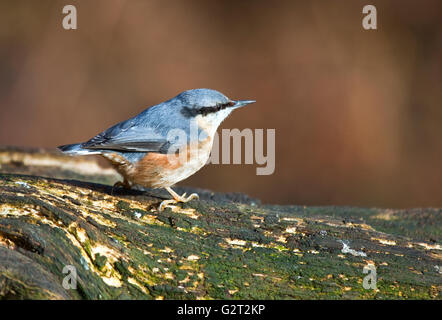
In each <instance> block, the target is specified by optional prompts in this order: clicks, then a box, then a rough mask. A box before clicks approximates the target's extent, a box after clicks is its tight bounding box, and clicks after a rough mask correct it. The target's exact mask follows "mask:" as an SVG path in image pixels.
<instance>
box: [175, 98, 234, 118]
mask: <svg viewBox="0 0 442 320" xmlns="http://www.w3.org/2000/svg"><path fill="white" fill-rule="evenodd" d="M234 105H235V102H233V101H229V102H226V103H218V104H217V105H215V106H211V107H201V108H191V107H184V108H183V110H182V113H183V114H184V115H185V116H187V117H192V116H193V117H195V116H197V115H199V114H201V115H203V116H205V115H207V114H209V113H213V112H217V111H219V110H223V109H226V108H228V107H232V106H234Z"/></svg>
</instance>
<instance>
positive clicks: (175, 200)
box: [158, 188, 200, 211]
mask: <svg viewBox="0 0 442 320" xmlns="http://www.w3.org/2000/svg"><path fill="white" fill-rule="evenodd" d="M166 190H167V191H169V193H170V194H171V195H172V196H173V199H170V200H164V201H162V202H161V204H160V206H159V208H158V210H159V211H163V210H164V209H165V208H166V207H170V205H171V204H176V203H179V202H181V203H186V202H189V201H191V200H194V199H199V198H200V197H199V196H198V194H196V193H192V194H191V195H190V196H188V197H186V192H185V193H184V194H183V195H181V196H180V195H178V194H177V193H176V192H175V191H173V190H172V189H170V188H166Z"/></svg>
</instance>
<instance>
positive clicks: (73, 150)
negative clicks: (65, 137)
mask: <svg viewBox="0 0 442 320" xmlns="http://www.w3.org/2000/svg"><path fill="white" fill-rule="evenodd" d="M81 145H82V144H81V143H74V144H67V145H64V146H59V147H57V149H58V150H60V151H61V152H63V153H66V154H69V155H85V154H99V153H100V152H99V151H96V150H88V149H84V148H83V147H82V146H81Z"/></svg>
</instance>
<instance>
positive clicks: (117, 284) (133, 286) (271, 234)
mask: <svg viewBox="0 0 442 320" xmlns="http://www.w3.org/2000/svg"><path fill="white" fill-rule="evenodd" d="M118 179H119V177H118V175H117V174H116V173H115V172H114V171H113V170H112V169H109V168H104V167H102V166H101V165H99V164H98V163H97V162H96V159H94V158H83V157H80V158H74V157H68V156H64V155H61V154H59V153H57V152H55V151H48V150H37V149H35V150H28V149H20V148H11V147H3V148H0V299H441V295H440V292H441V289H442V246H441V242H440V240H441V230H442V228H441V224H442V222H441V221H442V210H441V209H436V208H425V209H410V210H394V209H378V208H355V207H305V206H296V205H293V206H279V205H262V204H261V203H260V201H259V200H256V199H252V198H249V197H247V196H245V195H242V194H234V193H232V194H221V193H214V192H210V191H207V190H198V189H194V188H183V187H180V188H177V191H179V193H182V192H187V194H189V193H191V192H198V193H199V195H200V200H199V201H198V200H193V201H191V202H189V203H186V204H179V205H177V206H175V207H172V208H167V209H166V210H164V211H163V212H159V211H158V205H159V204H160V202H161V201H162V200H164V199H166V198H168V197H169V196H168V194H167V193H166V192H164V191H162V190H148V189H145V190H124V189H121V188H114V190H112V184H113V183H114V182H115V181H117V180H118ZM263 188H265V186H263Z"/></svg>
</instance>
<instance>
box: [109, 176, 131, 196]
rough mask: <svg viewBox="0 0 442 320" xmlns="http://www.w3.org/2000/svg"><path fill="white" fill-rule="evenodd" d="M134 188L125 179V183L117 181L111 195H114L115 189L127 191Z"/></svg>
mask: <svg viewBox="0 0 442 320" xmlns="http://www.w3.org/2000/svg"><path fill="white" fill-rule="evenodd" d="M131 187H132V186H131V185H130V182H129V181H127V179H126V178H124V181H117V182H115V183H114V185H113V187H112V191H111V195H114V189H115V188H126V189H130V188H131Z"/></svg>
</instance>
